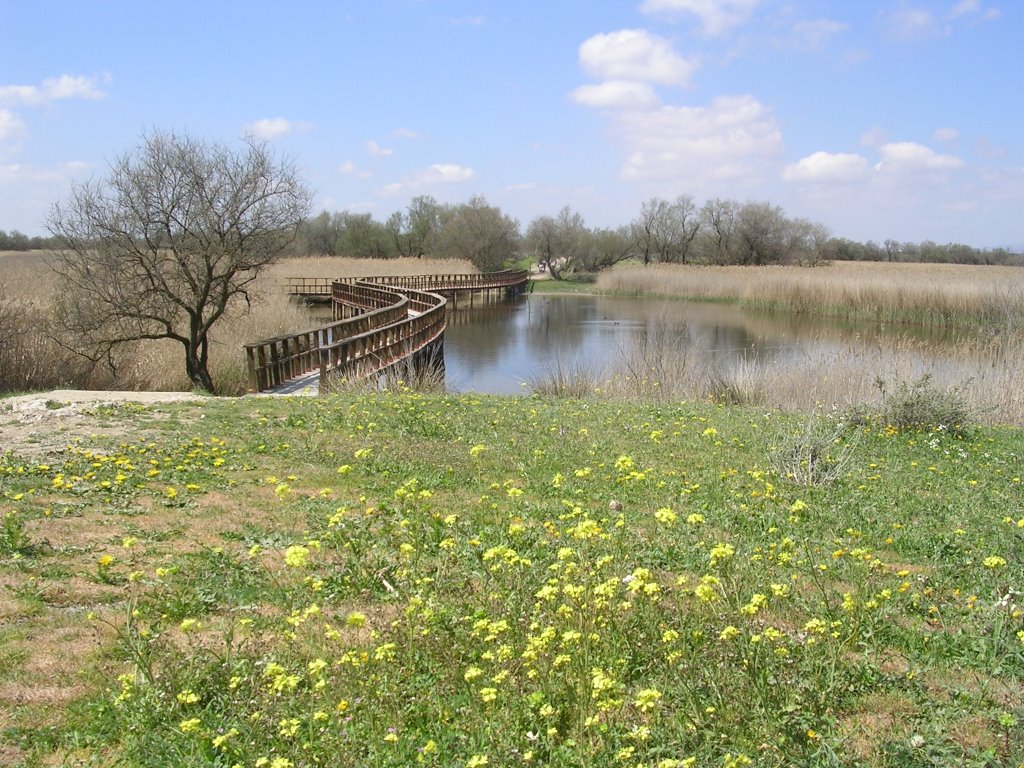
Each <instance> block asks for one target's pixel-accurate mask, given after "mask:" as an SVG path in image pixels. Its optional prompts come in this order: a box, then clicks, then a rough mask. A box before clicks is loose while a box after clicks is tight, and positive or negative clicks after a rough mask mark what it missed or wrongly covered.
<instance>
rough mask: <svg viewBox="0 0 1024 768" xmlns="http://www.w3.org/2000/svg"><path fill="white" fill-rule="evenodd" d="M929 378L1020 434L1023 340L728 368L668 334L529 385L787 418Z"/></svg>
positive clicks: (920, 345)
mask: <svg viewBox="0 0 1024 768" xmlns="http://www.w3.org/2000/svg"><path fill="white" fill-rule="evenodd" d="M926 377H927V379H928V381H929V382H930V386H932V387H934V388H935V389H937V390H941V391H948V392H953V391H955V392H957V393H958V394H959V396H960V397H961V398H962V399H963V400H964V401H965V403H966V405H967V406H968V407H969V408H970V410H971V412H972V413H973V414H974V420H975V421H977V422H980V423H986V424H1013V425H1017V426H1024V338H1022V337H1020V336H1018V335H1001V336H996V337H992V338H989V339H987V340H983V339H963V340H961V341H960V343H959V344H957V345H956V346H955V347H947V351H946V352H944V353H937V352H936V348H935V346H934V344H932V343H931V342H927V341H923V340H920V339H914V338H911V337H900V338H896V339H894V340H892V341H891V342H888V343H880V342H875V343H870V344H867V343H859V342H857V341H856V340H848V341H845V342H841V343H836V342H835V341H834V340H832V339H826V338H824V337H823V338H822V341H821V343H820V344H817V345H814V350H813V351H812V352H808V353H806V354H805V355H803V356H801V357H799V358H792V357H786V358H775V359H760V360H758V359H754V358H753V357H751V358H750V359H746V360H743V361H741V362H740V363H738V364H736V363H731V364H724V363H723V362H722V361H721V360H719V359H717V358H716V357H715V355H714V354H713V353H711V352H708V351H706V350H701V349H699V348H696V347H686V346H680V344H679V339H678V336H677V335H676V334H674V333H672V332H671V331H670V330H667V329H666V331H665V332H663V333H659V332H658V331H657V330H655V331H654V332H652V333H651V334H650V335H649V336H648V337H647V340H646V341H645V342H644V343H642V344H641V345H640V346H638V347H636V348H634V349H630V350H620V352H619V359H618V361H617V362H616V363H614V364H612V365H611V366H609V367H608V368H607V369H603V370H599V369H595V368H593V367H587V366H581V365H574V364H570V363H563V364H558V365H555V366H552V368H551V369H550V370H549V371H547V372H546V373H545V374H544V375H542V376H540V377H538V378H537V379H535V380H533V381H531V382H530V383H529V384H530V389H531V391H532V392H534V393H535V394H538V395H542V396H545V397H567V398H576V399H588V398H593V399H602V400H621V401H647V402H650V401H661V402H677V401H679V400H711V401H714V402H718V403H723V404H743V405H757V406H762V407H764V408H767V409H777V410H782V411H788V412H798V413H799V412H803V413H811V412H844V411H848V410H851V409H857V408H861V407H864V406H869V407H871V406H875V405H880V404H881V402H882V400H883V395H884V391H892V390H894V389H896V388H897V387H899V386H910V385H912V384H913V383H914V382H919V381H921V380H923V379H925V378H926Z"/></svg>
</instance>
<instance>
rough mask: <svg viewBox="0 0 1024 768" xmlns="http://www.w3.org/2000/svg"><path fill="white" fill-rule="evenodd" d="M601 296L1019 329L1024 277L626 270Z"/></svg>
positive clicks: (964, 269)
mask: <svg viewBox="0 0 1024 768" xmlns="http://www.w3.org/2000/svg"><path fill="white" fill-rule="evenodd" d="M597 288H598V289H599V290H602V291H608V292H616V293H626V294H649V295H663V296H680V297H686V298H694V299H703V300H725V301H735V302H738V303H739V304H741V305H742V306H746V307H751V308H756V309H769V310H774V311H783V312H788V313H797V314H808V315H828V316H831V317H839V318H847V319H870V320H877V321H879V322H887V323H892V322H898V323H902V322H911V323H919V324H927V325H943V326H951V325H959V326H976V325H980V324H988V325H995V326H1011V327H1014V328H1016V329H1018V330H1019V329H1021V327H1022V318H1024V273H1022V272H1021V270H1020V269H1019V268H1016V267H986V266H973V265H957V264H890V263H878V262H870V263H868V262H835V263H834V264H831V265H830V266H826V267H709V266H699V267H698V266H684V265H664V264H662V265H655V266H650V267H641V266H625V267H619V268H616V269H612V270H609V271H606V272H602V273H601V274H600V276H599V277H598V281H597Z"/></svg>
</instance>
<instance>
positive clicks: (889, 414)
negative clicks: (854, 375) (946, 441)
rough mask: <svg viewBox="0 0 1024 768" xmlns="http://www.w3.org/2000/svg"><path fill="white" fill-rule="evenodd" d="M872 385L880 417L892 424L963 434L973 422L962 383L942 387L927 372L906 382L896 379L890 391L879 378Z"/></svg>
mask: <svg viewBox="0 0 1024 768" xmlns="http://www.w3.org/2000/svg"><path fill="white" fill-rule="evenodd" d="M875 385H876V386H877V387H878V389H879V390H880V391H881V393H882V413H881V416H882V419H883V420H884V421H885V423H886V424H889V425H891V426H893V427H897V428H899V429H915V430H939V431H946V432H950V433H951V434H955V435H963V434H965V433H966V432H967V430H968V429H969V428H970V427H971V426H972V424H973V423H974V421H975V418H976V415H975V413H974V409H973V408H972V406H971V404H970V402H969V401H968V399H967V397H966V396H965V395H964V385H960V386H957V387H953V388H950V389H944V388H942V387H939V386H936V385H935V384H933V383H932V378H931V374H925V375H924V376H922V377H921V378H920V379H918V380H917V381H914V382H911V383H909V384H908V383H907V382H905V381H904V382H899V383H897V384H896V385H895V386H894V387H893V388H892V389H891V390H890V389H889V387H888V384H887V382H886V381H885V380H883V379H878V380H877V381H876V382H875Z"/></svg>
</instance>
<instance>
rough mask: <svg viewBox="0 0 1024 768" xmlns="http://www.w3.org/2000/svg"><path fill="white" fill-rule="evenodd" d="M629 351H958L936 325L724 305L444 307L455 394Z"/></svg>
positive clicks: (743, 357)
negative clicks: (889, 323) (856, 320)
mask: <svg viewBox="0 0 1024 768" xmlns="http://www.w3.org/2000/svg"><path fill="white" fill-rule="evenodd" d="M638 349H641V350H642V349H646V350H647V351H646V352H645V353H643V355H641V357H646V358H648V360H647V362H648V363H649V362H650V360H649V358H652V357H657V358H658V359H659V360H662V361H663V359H664V357H665V355H666V352H671V353H672V355H673V358H674V360H675V361H677V363H678V361H679V360H680V359H681V358H684V357H685V358H688V359H689V361H690V363H689V365H690V367H693V366H694V365H696V366H697V367H699V368H700V369H701V370H702V371H703V372H704V373H705V374H707V375H711V374H714V375H715V376H719V377H725V378H729V377H735V376H737V375H740V374H742V375H746V376H749V375H751V374H752V373H754V374H759V375H761V376H773V375H779V374H781V372H784V371H790V372H791V371H792V370H793V369H795V368H801V367H807V366H811V367H812V368H814V367H817V368H820V367H821V366H823V365H826V364H827V362H826V361H829V360H834V361H837V362H838V361H839V360H841V359H842V360H847V359H848V358H850V357H851V356H853V357H858V356H861V358H862V360H864V361H867V360H869V359H873V360H874V361H875V365H876V366H881V368H882V369H881V370H877V371H871V374H872V376H884V375H885V374H886V373H887V372H888V369H891V368H892V366H894V365H897V362H896V360H897V358H898V360H899V363H898V365H899V366H901V367H906V368H908V371H909V373H916V374H920V373H922V372H929V371H933V372H941V371H944V370H945V371H948V372H951V373H952V372H955V369H958V368H959V369H962V367H963V365H964V358H965V353H964V350H963V345H962V343H961V342H960V340H959V339H958V337H957V335H956V334H954V333H950V332H949V331H942V330H936V329H928V328H919V327H912V326H896V327H891V326H890V327H886V326H882V325H879V324H872V323H848V322H844V323H838V322H835V323H834V322H829V321H827V320H822V319H821V318H808V317H787V316H783V315H779V314H775V313H765V312H757V311H751V310H745V309H742V308H740V307H737V306H736V305H733V304H718V303H707V302H688V301H678V300H668V301H666V300H662V299H651V298H623V297H609V296H577V295H548V294H540V295H538V294H532V295H523V296H519V297H516V298H514V299H511V300H508V301H502V302H496V303H491V304H485V305H482V306H480V305H478V306H477V307H474V308H473V309H460V310H459V311H457V312H449V325H448V329H447V330H446V331H445V365H446V385H447V388H448V389H449V390H451V391H457V392H478V393H489V394H517V393H523V392H529V391H530V387H529V383H530V382H531V381H532V380H534V379H537V378H540V377H544V376H545V375H546V374H547V373H548V372H550V371H552V370H554V369H556V368H557V367H559V366H561V367H562V368H563V369H564V368H566V367H574V366H584V367H586V368H587V369H588V370H589V371H591V372H593V373H596V374H600V375H609V374H610V373H611V372H612V371H614V370H620V371H621V370H622V369H623V367H624V365H625V364H627V363H630V364H631V369H635V368H636V365H637V352H636V350H638ZM883 353H885V354H883ZM880 354H882V357H883V358H887V357H888V356H892V355H895V356H896V357H893V359H891V360H889V359H881V358H880V357H879V355H880ZM626 367H627V368H630V366H626ZM648 367H651V368H656V367H657V365H649V366H648ZM951 368H952V369H953V370H949V369H951Z"/></svg>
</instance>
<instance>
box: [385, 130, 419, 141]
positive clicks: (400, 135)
mask: <svg viewBox="0 0 1024 768" xmlns="http://www.w3.org/2000/svg"><path fill="white" fill-rule="evenodd" d="M391 135H392V137H394V138H396V139H418V138H419V137H420V135H419V134H418V133H416V131H414V130H412V129H410V128H395V130H393V131H392V132H391Z"/></svg>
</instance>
